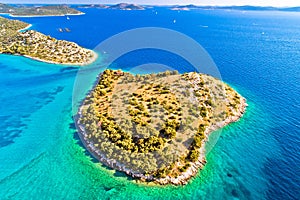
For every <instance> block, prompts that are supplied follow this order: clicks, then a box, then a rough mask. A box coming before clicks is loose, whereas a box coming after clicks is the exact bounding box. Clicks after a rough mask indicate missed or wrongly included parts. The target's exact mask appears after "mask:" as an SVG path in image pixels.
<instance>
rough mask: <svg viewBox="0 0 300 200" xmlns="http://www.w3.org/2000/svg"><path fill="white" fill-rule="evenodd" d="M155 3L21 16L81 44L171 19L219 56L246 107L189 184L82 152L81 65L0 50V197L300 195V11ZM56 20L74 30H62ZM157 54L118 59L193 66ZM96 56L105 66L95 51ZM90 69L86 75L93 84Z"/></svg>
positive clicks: (124, 63)
mask: <svg viewBox="0 0 300 200" xmlns="http://www.w3.org/2000/svg"><path fill="white" fill-rule="evenodd" d="M155 9H156V10H157V11H158V15H157V16H154V12H153V10H146V11H131V12H124V11H113V10H109V11H108V10H97V9H90V10H86V9H84V10H83V11H84V12H87V14H86V15H84V16H72V17H70V18H71V19H70V20H66V18H65V17H55V20H53V19H54V18H51V17H46V18H21V19H22V20H24V21H27V22H29V23H32V24H33V27H32V29H36V30H39V31H41V32H43V33H46V34H50V35H51V36H54V37H57V38H60V39H68V40H71V41H75V42H77V43H79V44H81V45H83V46H85V47H87V48H94V47H95V46H96V45H97V44H98V43H99V42H101V41H103V40H104V39H106V38H107V37H109V36H111V35H113V34H116V33H118V32H119V31H124V30H127V29H130V28H135V27H144V26H158V27H166V28H171V29H174V30H177V31H181V32H183V33H185V34H187V35H189V36H190V37H192V38H194V39H195V40H197V41H198V42H199V43H200V44H201V45H203V47H204V48H205V49H206V50H207V51H208V52H209V53H210V55H211V56H212V58H213V59H214V61H215V62H216V64H217V66H218V67H219V70H220V73H221V75H222V78H223V80H224V81H226V82H228V83H229V84H231V85H232V86H233V87H234V88H236V89H237V90H238V91H239V92H240V93H241V94H242V95H243V96H245V97H246V98H247V100H248V103H249V107H248V110H247V112H246V114H245V116H244V117H243V118H242V119H241V120H240V121H239V122H237V123H235V124H232V125H230V126H228V127H225V128H224V129H223V130H222V133H221V137H220V138H219V140H218V142H217V144H216V145H214V146H213V149H212V150H211V151H210V152H209V153H208V154H207V161H208V163H207V165H206V166H205V168H204V169H203V170H202V171H201V172H200V173H198V175H197V177H196V178H194V179H193V180H192V181H191V182H190V183H189V184H188V185H187V186H180V187H175V186H166V187H162V186H151V185H145V184H137V183H135V182H134V181H132V180H130V179H129V178H128V177H126V176H124V174H122V173H118V172H115V171H113V170H110V169H108V168H106V167H104V166H102V165H101V164H99V163H97V162H95V161H94V160H93V159H91V158H90V157H89V156H87V153H86V152H85V150H84V149H83V148H82V147H81V145H80V142H79V141H78V140H77V135H76V129H75V127H74V123H73V119H72V98H73V97H72V94H73V89H74V83H75V86H76V87H75V89H76V88H79V87H80V82H79V83H78V82H76V75H77V71H78V68H76V67H66V66H59V65H51V64H45V63H40V62H37V61H32V60H30V59H27V58H22V57H18V56H9V55H0V74H1V79H0V82H1V88H0V90H1V93H0V100H1V104H0V112H1V114H0V118H1V123H0V126H1V129H0V163H1V165H0V168H1V170H0V199H297V198H298V197H299V196H300V194H299V180H300V172H299V168H298V167H297V166H299V164H300V155H299V152H300V149H299V148H300V147H299V142H300V138H299V121H300V120H299V111H300V107H299V105H300V104H299V103H300V102H299V99H300V96H299V95H300V86H299V85H300V84H299V80H300V77H299V74H300V69H299V63H300V39H299V38H300V31H299V30H300V26H299V24H300V23H299V22H300V14H297V13H279V12H246V13H242V12H227V11H191V12H180V13H178V12H173V11H169V10H167V9H165V8H155ZM108 17H109V18H110V20H108V19H107V18H108ZM174 18H176V20H177V22H176V24H174V23H173V19H174ZM59 27H69V28H70V29H71V30H72V32H70V33H59V32H58V31H57V29H58V28H59ZM83 30H84V31H83ZM263 32H264V34H262V33H263ZM157 53H158V52H156V51H149V50H146V51H140V52H133V53H132V54H128V55H125V56H123V57H122V58H120V59H119V60H118V61H117V62H116V63H115V67H119V68H122V69H125V70H129V69H130V68H129V67H128V66H136V65H139V64H141V63H147V62H149V61H152V62H154V61H155V62H158V61H160V62H162V63H164V64H168V65H170V66H172V67H174V68H176V69H178V70H179V71H181V72H184V71H191V70H192V69H191V68H190V67H189V66H188V65H186V63H185V62H184V61H182V60H180V59H178V58H176V57H172V55H169V54H164V53H162V52H159V53H160V54H159V55H158V54H157ZM93 65H94V66H98V67H99V66H101V65H102V63H101V60H100V59H99V60H98V61H97V62H96V63H94V64H93ZM183 66H184V67H183ZM100 69H101V67H100ZM95 74H96V72H95ZM93 78H94V77H91V78H89V76H87V77H86V80H87V81H89V82H90V83H91V84H92V83H93V81H94V79H93ZM87 89H88V88H83V91H86V90H87ZM81 95H82V97H83V96H84V94H81ZM77 99H80V95H79V97H77ZM213 138H214V134H212V135H211V139H213ZM210 146H211V143H208V144H207V149H209V148H210Z"/></svg>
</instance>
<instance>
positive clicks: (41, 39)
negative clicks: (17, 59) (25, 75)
mask: <svg viewBox="0 0 300 200" xmlns="http://www.w3.org/2000/svg"><path fill="white" fill-rule="evenodd" d="M29 26H30V25H29V24H27V23H24V22H21V21H18V20H10V19H6V18H3V17H0V27H1V29H0V53H2V54H13V55H22V56H25V57H29V58H32V59H35V60H39V61H43V62H48V63H55V64H69V65H86V64H89V63H91V62H93V61H94V60H95V59H96V57H97V55H96V54H95V53H94V52H93V51H91V50H88V49H85V48H82V47H80V46H79V45H77V44H76V43H74V42H69V41H65V40H57V39H55V38H52V37H50V36H47V35H44V34H42V33H39V32H37V31H33V30H27V31H20V30H24V29H26V28H27V27H29Z"/></svg>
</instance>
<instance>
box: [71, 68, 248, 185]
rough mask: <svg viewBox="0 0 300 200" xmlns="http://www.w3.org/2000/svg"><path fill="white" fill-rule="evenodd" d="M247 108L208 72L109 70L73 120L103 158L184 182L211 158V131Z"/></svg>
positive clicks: (137, 172) (139, 174)
mask: <svg viewBox="0 0 300 200" xmlns="http://www.w3.org/2000/svg"><path fill="white" fill-rule="evenodd" d="M246 106H247V103H246V99H245V98H243V97H242V96H241V95H240V94H238V93H237V92H236V91H235V90H234V89H232V88H231V87H230V86H229V85H227V84H225V83H223V82H222V81H220V80H218V79H216V78H213V77H211V76H209V75H204V74H199V73H196V72H190V73H185V74H179V73H178V72H177V71H166V72H162V73H158V74H147V75H139V74H136V75H133V74H130V73H128V72H123V71H121V70H105V71H104V72H103V73H101V74H100V75H99V77H98V80H97V82H96V84H95V86H94V88H93V89H92V90H91V91H90V93H89V94H88V95H87V96H86V98H85V99H84V100H83V102H82V105H81V106H80V108H79V111H78V114H77V116H76V120H75V121H76V125H77V127H78V131H79V133H78V134H79V137H80V138H81V140H82V142H83V144H84V145H85V146H86V148H87V149H88V150H89V151H90V152H91V154H92V155H93V156H95V157H96V158H97V159H98V160H99V161H100V162H101V163H103V164H105V165H107V166H109V167H111V168H112V169H115V170H118V171H122V172H125V173H126V174H127V175H129V176H131V177H133V178H136V179H138V180H141V181H147V182H154V183H158V184H162V185H165V184H174V185H184V184H187V182H188V180H190V179H191V178H192V177H193V176H195V174H196V173H197V172H198V171H199V169H201V168H202V167H203V166H204V165H205V163H206V160H205V142H206V141H207V140H208V136H209V134H210V133H211V132H213V131H215V130H217V129H220V128H222V127H224V126H226V125H227V124H230V123H232V122H235V121H238V120H239V119H240V118H241V117H242V115H243V113H244V112H245V110H246Z"/></svg>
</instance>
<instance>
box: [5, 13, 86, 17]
mask: <svg viewBox="0 0 300 200" xmlns="http://www.w3.org/2000/svg"><path fill="white" fill-rule="evenodd" d="M0 14H7V15H8V16H10V17H24V18H26V17H28V18H29V17H64V16H76V15H85V13H78V14H61V15H14V14H9V13H0Z"/></svg>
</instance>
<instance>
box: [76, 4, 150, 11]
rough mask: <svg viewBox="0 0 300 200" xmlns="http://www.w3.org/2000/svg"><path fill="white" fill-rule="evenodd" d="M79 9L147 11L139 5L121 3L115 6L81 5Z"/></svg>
mask: <svg viewBox="0 0 300 200" xmlns="http://www.w3.org/2000/svg"><path fill="white" fill-rule="evenodd" d="M78 8H101V9H116V10H145V7H143V6H140V5H137V4H128V3H119V4H115V5H104V4H91V5H80V6H78Z"/></svg>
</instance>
